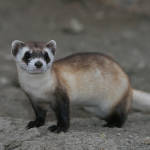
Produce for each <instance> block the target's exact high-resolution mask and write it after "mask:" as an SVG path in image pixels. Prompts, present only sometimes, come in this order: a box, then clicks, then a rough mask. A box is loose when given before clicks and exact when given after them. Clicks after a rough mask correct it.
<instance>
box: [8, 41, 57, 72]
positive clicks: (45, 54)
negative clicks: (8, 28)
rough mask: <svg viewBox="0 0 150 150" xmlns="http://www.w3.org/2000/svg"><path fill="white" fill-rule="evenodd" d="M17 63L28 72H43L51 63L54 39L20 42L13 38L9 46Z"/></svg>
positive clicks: (54, 46)
mask: <svg viewBox="0 0 150 150" xmlns="http://www.w3.org/2000/svg"><path fill="white" fill-rule="evenodd" d="M11 51H12V55H13V56H14V58H15V61H16V63H17V65H18V66H19V67H20V68H21V69H23V70H25V71H26V72H27V73H30V74H35V73H36V74H37V73H44V72H46V71H47V70H48V69H49V68H50V67H51V65H52V63H53V61H54V55H55V51H56V42H55V41H54V40H51V41H49V42H48V43H44V42H26V43H24V42H22V41H18V40H15V41H13V42H12V47H11Z"/></svg>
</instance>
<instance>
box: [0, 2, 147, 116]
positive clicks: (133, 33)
mask: <svg viewBox="0 0 150 150" xmlns="http://www.w3.org/2000/svg"><path fill="white" fill-rule="evenodd" d="M0 37H1V40H0V89H1V92H0V96H1V97H2V98H1V101H5V103H3V102H1V104H2V105H1V106H0V107H2V109H1V111H2V112H1V114H8V113H9V112H10V111H7V109H6V112H4V110H3V108H4V107H6V106H7V107H6V108H9V107H10V102H11V103H14V106H15V105H17V104H18V102H19V103H22V102H20V99H18V102H17V103H15V101H17V98H18V95H19V98H24V96H20V95H23V93H21V90H20V89H19V88H18V83H17V74H16V68H15V63H14V61H13V59H12V57H11V55H10V47H11V42H12V41H13V40H16V39H17V40H22V41H29V40H35V41H46V42H47V41H49V40H51V39H53V40H56V42H57V53H56V57H57V58H60V57H64V56H66V55H69V54H72V53H76V52H86V51H90V52H104V53H106V54H109V55H111V56H113V57H114V58H115V59H116V60H117V61H118V62H119V63H120V64H121V66H122V67H123V68H124V69H125V71H126V72H127V73H128V75H129V76H130V79H131V82H132V85H133V87H135V88H138V89H142V90H146V91H149V92H150V76H149V74H150V58H149V57H150V1H149V0H92V1H91V0H44V1H42V0H13V1H10V0H5V1H4V0H0ZM7 101H9V104H8V103H7ZM4 105H5V106H4ZM24 105H25V104H24ZM11 109H12V108H11ZM14 109H16V108H14ZM17 109H19V108H17ZM21 109H23V108H20V110H21ZM9 110H10V108H9ZM10 115H14V114H12V113H11V114H10ZM16 115H18V113H16Z"/></svg>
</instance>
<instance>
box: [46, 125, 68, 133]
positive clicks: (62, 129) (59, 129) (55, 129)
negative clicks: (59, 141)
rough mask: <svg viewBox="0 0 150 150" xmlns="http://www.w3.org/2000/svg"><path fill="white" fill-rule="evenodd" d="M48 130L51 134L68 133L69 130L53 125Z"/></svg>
mask: <svg viewBox="0 0 150 150" xmlns="http://www.w3.org/2000/svg"><path fill="white" fill-rule="evenodd" d="M48 130H50V131H51V132H55V133H60V132H67V130H68V128H66V127H64V126H57V125H52V126H50V127H49V128H48Z"/></svg>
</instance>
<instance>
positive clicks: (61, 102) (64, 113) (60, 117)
mask: <svg viewBox="0 0 150 150" xmlns="http://www.w3.org/2000/svg"><path fill="white" fill-rule="evenodd" d="M54 96H55V101H54V103H53V104H52V105H51V107H52V109H53V110H54V112H55V115H56V118H57V124H56V125H53V126H50V127H49V128H48V129H49V130H50V131H51V132H56V133H60V132H62V131H63V132H66V131H67V130H68V128H69V125H70V111H69V110H70V108H69V98H68V96H67V94H66V93H65V92H64V91H63V90H61V89H57V90H56V92H55V94H54Z"/></svg>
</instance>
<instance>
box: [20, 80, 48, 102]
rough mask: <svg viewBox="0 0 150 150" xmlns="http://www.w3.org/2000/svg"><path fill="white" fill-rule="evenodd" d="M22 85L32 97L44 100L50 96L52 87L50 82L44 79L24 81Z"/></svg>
mask: <svg viewBox="0 0 150 150" xmlns="http://www.w3.org/2000/svg"><path fill="white" fill-rule="evenodd" d="M21 87H22V88H23V90H24V91H25V92H26V93H27V94H29V95H30V96H31V97H33V98H36V99H44V100H45V99H47V98H48V95H49V92H50V88H51V87H50V85H49V82H43V81H35V82H33V81H23V82H21Z"/></svg>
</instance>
